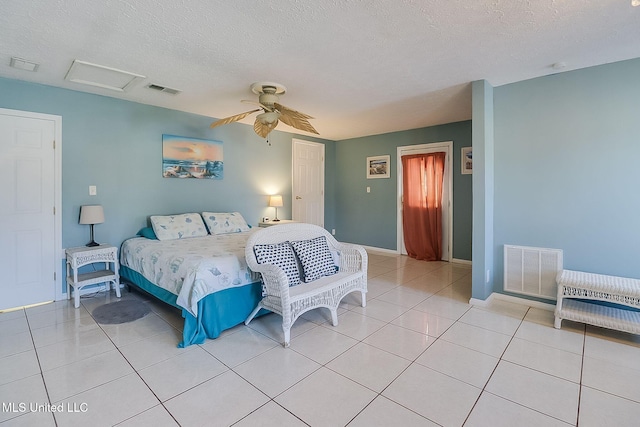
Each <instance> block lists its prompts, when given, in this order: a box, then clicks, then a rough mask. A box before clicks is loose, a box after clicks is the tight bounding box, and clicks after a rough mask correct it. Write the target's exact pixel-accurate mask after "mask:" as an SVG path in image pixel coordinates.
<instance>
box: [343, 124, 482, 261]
mask: <svg viewBox="0 0 640 427" xmlns="http://www.w3.org/2000/svg"><path fill="white" fill-rule="evenodd" d="M443 141H453V257H454V258H456V259H463V260H471V213H472V197H471V175H462V174H461V173H460V172H461V171H460V164H461V159H460V157H461V148H462V147H469V146H471V122H470V121H465V122H457V123H450V124H446V125H440V126H432V127H428V128H421V129H413V130H407V131H402V132H392V133H387V134H381V135H373V136H366V137H362V138H354V139H348V140H343V141H339V142H337V143H336V168H337V169H336V170H337V179H336V204H335V206H336V225H337V226H336V237H337V238H338V240H343V241H346V242H352V243H360V244H363V245H367V246H372V247H377V248H383V249H391V250H396V247H397V223H396V221H397V219H396V217H397V203H396V201H397V190H398V183H397V166H396V165H397V150H396V149H397V147H399V146H406V145H417V144H427V143H433V142H443ZM386 154H389V155H390V156H391V173H390V175H391V177H390V178H389V179H367V178H366V159H367V157H370V156H380V155H386ZM367 187H371V192H370V193H367V192H366V188H367Z"/></svg>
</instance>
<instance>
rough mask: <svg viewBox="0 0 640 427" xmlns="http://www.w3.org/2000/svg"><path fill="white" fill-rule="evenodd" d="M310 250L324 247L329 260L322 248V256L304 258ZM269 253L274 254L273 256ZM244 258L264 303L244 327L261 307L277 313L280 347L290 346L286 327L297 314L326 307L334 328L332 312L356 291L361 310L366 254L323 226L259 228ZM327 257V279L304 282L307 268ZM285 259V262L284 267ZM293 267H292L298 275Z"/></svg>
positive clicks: (336, 320)
mask: <svg viewBox="0 0 640 427" xmlns="http://www.w3.org/2000/svg"><path fill="white" fill-rule="evenodd" d="M324 240H326V246H325V245H324ZM320 244H322V247H323V248H320V246H319V245H320ZM309 245H315V248H316V249H318V248H320V249H324V248H325V247H328V249H329V252H330V255H327V252H326V249H325V250H324V252H322V253H320V252H318V251H316V252H309V251H307V252H306V253H305V250H306V249H307V248H309ZM294 248H295V249H294ZM301 248H302V249H301ZM320 249H318V250H320ZM265 253H266V254H267V255H265ZM274 253H278V254H279V255H278V256H273V254H274ZM291 253H293V254H294V258H295V261H294V260H292V259H291ZM309 254H311V256H309ZM245 255H246V259H247V265H248V266H249V268H250V269H251V270H253V271H255V272H257V273H260V274H261V275H262V281H263V283H264V287H263V298H262V300H261V301H260V303H259V304H258V306H257V307H256V308H255V310H253V312H252V313H251V314H250V315H249V317H248V318H247V320H246V321H245V324H247V325H248V324H249V322H251V320H252V319H253V317H254V316H255V315H256V314H257V313H258V311H259V310H260V309H261V308H265V309H267V310H269V311H272V312H274V313H277V314H279V315H280V316H282V330H283V332H284V346H285V347H288V346H289V341H290V331H291V326H292V325H293V323H294V322H295V321H296V319H297V318H298V317H299V316H300V315H301V314H303V313H305V312H307V311H309V310H312V309H315V308H319V307H326V308H328V309H329V310H330V311H331V320H332V323H333V326H337V325H338V313H337V309H338V305H339V304H340V301H341V300H342V298H344V296H346V295H347V294H349V293H351V292H354V291H358V292H360V293H361V294H362V306H363V307H364V306H365V305H366V297H365V294H366V292H367V262H368V258H367V252H366V251H365V250H364V248H363V247H361V246H358V245H353V244H346V243H340V242H338V241H337V240H336V239H335V238H334V237H333V236H332V235H331V234H330V233H328V232H327V231H326V230H325V229H324V228H322V227H318V226H316V225H312V224H302V223H293V224H282V225H276V226H271V227H267V228H264V229H261V230H259V231H257V232H256V233H255V234H253V235H252V236H251V237H249V240H248V241H247V246H246V249H245ZM327 256H330V257H331V261H330V263H331V267H332V269H333V270H332V271H330V272H329V273H328V274H329V275H322V276H321V277H319V278H317V279H313V278H311V280H309V278H310V276H308V274H307V273H309V272H308V270H307V268H306V266H308V265H310V264H309V263H311V264H317V263H318V262H319V261H320V260H321V259H322V258H324V260H325V261H327V259H326V257H327ZM284 258H288V259H289V263H288V264H287V262H286V261H283V259H284ZM265 259H266V261H265ZM327 262H329V261H327ZM293 264H297V268H298V269H297V270H296V267H295V266H293ZM311 267H314V265H312V266H311ZM311 267H310V268H311ZM298 272H299V273H298ZM296 274H300V277H296ZM305 280H306V281H305ZM292 284H293V286H290V285H292Z"/></svg>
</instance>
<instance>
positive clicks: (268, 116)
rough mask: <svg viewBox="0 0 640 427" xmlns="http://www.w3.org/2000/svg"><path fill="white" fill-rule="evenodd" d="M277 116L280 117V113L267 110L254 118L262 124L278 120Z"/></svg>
mask: <svg viewBox="0 0 640 427" xmlns="http://www.w3.org/2000/svg"><path fill="white" fill-rule="evenodd" d="M278 118H280V114H279V113H276V112H275V111H267V112H266V113H262V114H258V115H257V116H256V119H258V120H260V123H262V124H264V125H270V124H273V123H275V122H277V121H278Z"/></svg>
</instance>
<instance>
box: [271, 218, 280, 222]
mask: <svg viewBox="0 0 640 427" xmlns="http://www.w3.org/2000/svg"><path fill="white" fill-rule="evenodd" d="M271 222H280V220H279V219H278V218H276V219H272V220H271Z"/></svg>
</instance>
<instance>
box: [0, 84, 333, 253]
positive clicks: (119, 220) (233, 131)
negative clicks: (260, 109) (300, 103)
mask: <svg viewBox="0 0 640 427" xmlns="http://www.w3.org/2000/svg"><path fill="white" fill-rule="evenodd" d="M0 108H9V109H15V110H24V111H33V112H39V113H46V114H54V115H60V116H62V139H63V141H62V150H63V151H62V244H63V247H71V246H79V245H83V244H85V243H86V242H87V241H88V240H89V228H88V226H82V225H79V224H78V215H79V209H80V206H81V205H83V204H102V205H103V206H104V210H105V217H106V222H105V223H104V224H100V225H96V226H95V234H96V240H97V241H98V242H102V243H110V244H113V245H119V244H120V243H121V242H122V241H123V240H124V239H125V238H127V237H130V236H132V235H134V234H135V233H136V232H137V231H138V230H139V229H140V228H141V227H143V226H145V225H146V224H147V218H148V216H149V215H153V214H171V213H184V212H200V211H204V210H209V211H223V212H224V211H239V212H241V213H242V215H243V216H244V217H245V218H246V220H247V221H248V222H249V223H250V224H252V225H256V224H257V223H258V221H259V219H260V218H261V217H262V216H270V217H273V213H274V210H273V208H268V207H267V194H269V193H280V194H282V195H283V198H284V202H285V206H284V207H283V208H279V210H278V216H280V217H281V218H290V216H291V161H292V156H291V140H292V138H299V139H303V140H308V141H316V142H322V143H324V144H325V146H326V159H327V161H326V172H325V173H326V175H327V181H326V184H325V211H326V212H325V225H326V227H327V228H333V227H335V223H334V221H335V216H334V204H335V194H334V193H335V181H334V178H333V177H334V175H335V164H334V159H335V143H334V142H333V141H328V140H321V139H317V138H309V137H306V136H299V135H294V134H291V133H287V132H281V131H274V132H272V134H271V137H270V139H271V143H272V146H268V145H267V144H266V143H265V141H264V139H262V138H260V137H258V136H257V135H256V134H255V133H254V132H253V128H252V126H248V125H244V124H239V123H235V124H231V125H227V126H221V127H219V128H216V129H209V125H210V124H211V122H212V119H211V118H209V117H204V116H199V115H195V114H188V113H183V112H178V111H174V110H168V109H165V108H159V107H153V106H148V105H142V104H137V103H133V102H128V101H123V100H119V99H115V98H109V97H104V96H97V95H90V94H86V93H81V92H76V91H71V90H65V89H59V88H54V87H50V86H43V85H36V84H31V83H25V82H21V81H17V80H9V79H2V78H0ZM162 134H172V135H180V136H189V137H195V138H205V139H213V140H218V141H223V143H224V179H223V180H221V181H214V180H195V179H187V180H181V179H168V178H163V177H162ZM89 185H95V186H97V190H98V194H97V196H89V193H88V187H89Z"/></svg>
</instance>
